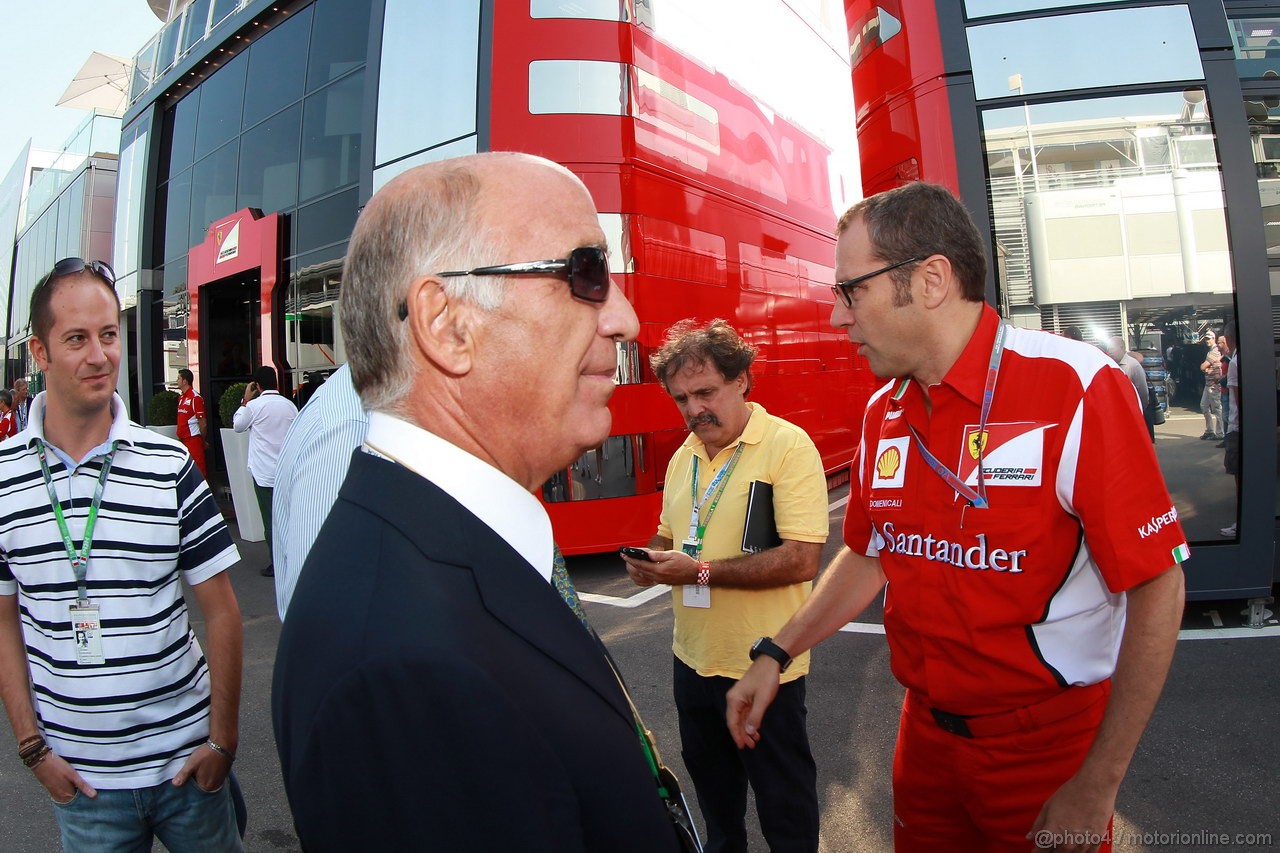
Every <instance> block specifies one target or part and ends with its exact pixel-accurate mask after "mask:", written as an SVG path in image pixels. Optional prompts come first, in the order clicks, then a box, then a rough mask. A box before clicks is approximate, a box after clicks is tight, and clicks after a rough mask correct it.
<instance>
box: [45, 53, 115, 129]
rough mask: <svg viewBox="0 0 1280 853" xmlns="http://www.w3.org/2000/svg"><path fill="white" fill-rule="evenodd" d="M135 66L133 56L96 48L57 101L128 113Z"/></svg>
mask: <svg viewBox="0 0 1280 853" xmlns="http://www.w3.org/2000/svg"><path fill="white" fill-rule="evenodd" d="M132 67H133V62H132V60H129V59H125V58H124V57H120V56H111V55H110V54H106V53H99V52H98V51H96V50H95V51H94V52H93V53H91V54H89V58H88V59H87V60H86V61H85V63H84V67H83V68H81V69H80V70H79V72H77V73H76V76H75V77H74V78H73V79H72V81H71V85H70V86H68V87H67V91H65V92H63V93H62V97H61V98H59V99H58V104H57V105H58V106H60V107H74V108H76V109H81V110H97V111H98V112H100V113H107V114H109V115H117V116H118V115H124V111H125V108H126V107H127V106H128V97H129V73H130V71H131V70H132Z"/></svg>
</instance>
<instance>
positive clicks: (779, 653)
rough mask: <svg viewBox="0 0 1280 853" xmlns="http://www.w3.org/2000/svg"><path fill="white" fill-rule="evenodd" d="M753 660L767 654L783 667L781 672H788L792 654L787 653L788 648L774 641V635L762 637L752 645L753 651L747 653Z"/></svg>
mask: <svg viewBox="0 0 1280 853" xmlns="http://www.w3.org/2000/svg"><path fill="white" fill-rule="evenodd" d="M747 654H748V655H749V656H750V657H751V659H752V660H755V659H756V658H758V657H760V655H765V656H766V657H771V658H773V659H774V660H776V661H777V662H778V666H779V667H781V669H779V672H786V671H787V667H789V666H791V655H789V654H787V650H786V649H784V648H782V646H780V645H778V644H777V643H775V642H774V641H773V637H761V638H760V639H758V640H756V641H755V643H754V644H752V646H751V651H750V652H748V653H747Z"/></svg>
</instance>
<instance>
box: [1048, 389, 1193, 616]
mask: <svg viewBox="0 0 1280 853" xmlns="http://www.w3.org/2000/svg"><path fill="white" fill-rule="evenodd" d="M1070 429H1073V430H1079V432H1080V442H1079V448H1080V451H1079V456H1078V458H1077V459H1075V460H1074V463H1075V464H1074V466H1072V465H1070V464H1069V462H1070V460H1068V459H1066V458H1064V459H1063V460H1062V462H1063V464H1062V466H1061V468H1060V469H1059V472H1058V484H1057V486H1058V490H1059V494H1060V495H1061V496H1062V497H1064V498H1065V499H1066V502H1067V503H1068V505H1069V506H1070V507H1071V508H1072V509H1073V511H1074V512H1075V513H1076V515H1077V516H1078V517H1079V518H1080V520H1081V522H1082V523H1083V525H1084V531H1085V538H1086V540H1087V541H1088V543H1089V551H1090V552H1091V553H1092V554H1093V557H1094V559H1095V560H1096V561H1097V564H1098V568H1099V569H1100V570H1101V571H1102V576H1103V578H1104V579H1105V580H1106V583H1107V587H1108V588H1109V589H1110V590H1111V591H1112V592H1120V591H1122V590H1126V589H1129V588H1130V587H1133V586H1136V585H1137V584H1139V583H1142V582H1143V581H1145V580H1149V579H1150V578H1153V577H1155V576H1156V575H1158V574H1160V573H1161V572H1163V571H1165V570H1166V569H1168V568H1169V567H1170V566H1172V565H1173V564H1174V563H1176V562H1180V561H1181V559H1182V557H1183V556H1185V548H1186V541H1187V540H1186V534H1184V533H1183V531H1182V525H1181V524H1180V523H1179V522H1178V510H1177V508H1176V507H1175V506H1174V505H1173V501H1172V499H1170V497H1169V492H1168V489H1167V488H1166V487H1165V483H1164V475H1163V474H1162V473H1161V471H1160V464H1159V462H1158V460H1157V459H1156V454H1155V449H1154V447H1153V445H1152V444H1151V439H1150V437H1149V435H1148V433H1147V429H1146V425H1145V423H1144V422H1143V421H1142V416H1141V413H1140V412H1139V410H1138V407H1137V405H1136V404H1135V401H1134V396H1133V386H1132V385H1131V384H1130V383H1129V379H1128V377H1127V376H1125V374H1124V372H1123V371H1121V370H1120V369H1119V368H1118V367H1109V368H1105V369H1103V370H1101V371H1099V373H1098V374H1097V375H1096V376H1094V377H1093V380H1092V381H1091V382H1090V383H1089V386H1088V388H1086V389H1085V393H1084V398H1083V402H1082V405H1081V407H1080V412H1079V416H1078V417H1077V419H1076V421H1075V422H1074V423H1072V424H1071V425H1070ZM1179 549H1181V550H1179Z"/></svg>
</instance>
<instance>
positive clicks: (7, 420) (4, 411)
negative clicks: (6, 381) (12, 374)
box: [0, 388, 18, 441]
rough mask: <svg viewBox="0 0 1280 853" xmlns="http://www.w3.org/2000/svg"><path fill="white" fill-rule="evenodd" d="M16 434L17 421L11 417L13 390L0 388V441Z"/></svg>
mask: <svg viewBox="0 0 1280 853" xmlns="http://www.w3.org/2000/svg"><path fill="white" fill-rule="evenodd" d="M17 434H18V423H17V421H15V420H14V417H13V392H11V391H9V390H8V389H5V388H0V441H4V440H5V439H6V438H8V437H9V436H11V435H17Z"/></svg>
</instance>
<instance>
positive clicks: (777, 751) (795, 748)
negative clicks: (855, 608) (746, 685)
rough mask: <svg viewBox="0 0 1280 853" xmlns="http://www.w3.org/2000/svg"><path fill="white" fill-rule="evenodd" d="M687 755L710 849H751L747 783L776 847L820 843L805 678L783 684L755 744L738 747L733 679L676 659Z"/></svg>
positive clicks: (807, 852) (798, 848) (734, 852)
mask: <svg viewBox="0 0 1280 853" xmlns="http://www.w3.org/2000/svg"><path fill="white" fill-rule="evenodd" d="M674 669H675V677H674V685H675V689H674V692H675V700H676V713H677V715H678V717H679V720H680V743H681V754H682V755H683V756H684V766H685V769H686V770H688V771H689V777H690V778H691V779H692V781H693V790H694V792H695V793H696V794H697V797H698V807H699V808H700V809H701V811H702V817H703V820H705V821H706V825H707V846H706V851H707V853H744V851H746V849H747V822H746V814H747V783H748V782H750V784H751V789H752V790H753V791H755V795H756V811H757V813H758V814H759V815H760V829H761V831H762V832H763V833H764V838H765V841H766V842H767V843H768V845H769V849H770V850H771V851H773V853H801V852H802V851H803V853H815V851H817V849H818V771H817V766H816V765H815V764H814V761H813V753H812V752H811V751H810V749H809V732H808V729H807V728H806V726H805V717H806V715H807V714H808V711H807V709H806V708H805V704H804V694H805V679H804V678H797V679H796V680H795V681H791V682H788V683H787V684H784V685H782V687H781V688H779V690H778V696H777V698H776V699H774V701H773V704H772V705H770V706H769V710H768V711H767V712H766V713H765V716H764V722H763V723H762V725H761V733H762V736H761V738H760V742H759V743H758V744H756V747H755V749H738V747H737V745H735V744H734V742H733V738H732V737H731V736H730V735H729V727H728V725H727V724H726V722H725V694H726V693H728V692H729V688H731V687H732V686H733V685H734V684H735V683H736V682H735V681H734V680H733V679H732V678H722V677H716V676H713V677H709V678H704V677H703V676H700V675H698V673H697V672H695V671H694V670H692V669H691V668H689V667H688V666H686V665H685V664H684V663H683V662H681V661H680V659H679V658H675V664H674Z"/></svg>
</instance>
